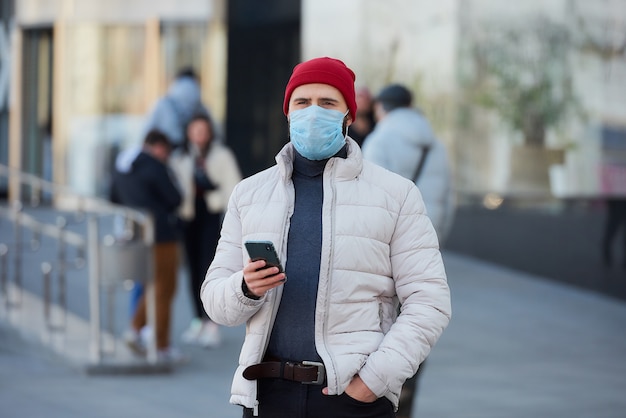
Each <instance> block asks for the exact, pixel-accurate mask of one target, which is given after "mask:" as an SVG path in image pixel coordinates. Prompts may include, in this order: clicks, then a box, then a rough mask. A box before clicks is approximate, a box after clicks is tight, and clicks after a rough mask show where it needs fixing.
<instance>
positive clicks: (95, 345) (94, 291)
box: [87, 215, 102, 364]
mask: <svg viewBox="0 0 626 418" xmlns="http://www.w3.org/2000/svg"><path fill="white" fill-rule="evenodd" d="M87 240H88V241H87V248H88V254H89V320H90V325H91V327H90V331H91V335H90V338H89V349H90V357H91V360H92V361H93V362H94V363H96V364H99V363H100V361H101V359H102V353H101V351H100V345H101V344H100V243H99V228H98V218H97V216H96V215H91V216H89V219H88V225H87Z"/></svg>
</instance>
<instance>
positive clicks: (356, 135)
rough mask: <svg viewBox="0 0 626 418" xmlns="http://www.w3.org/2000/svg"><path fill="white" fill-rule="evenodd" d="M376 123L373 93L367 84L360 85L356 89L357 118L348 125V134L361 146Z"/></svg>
mask: <svg viewBox="0 0 626 418" xmlns="http://www.w3.org/2000/svg"><path fill="white" fill-rule="evenodd" d="M374 125H376V120H375V119H374V101H373V99H372V93H370V90H369V89H368V88H367V87H365V86H362V87H359V88H357V89H356V118H355V119H354V121H353V122H352V124H351V125H350V126H349V127H348V136H350V138H352V139H354V140H355V141H356V143H357V144H359V146H363V141H364V140H365V138H366V137H367V135H369V134H370V132H372V130H373V129H374Z"/></svg>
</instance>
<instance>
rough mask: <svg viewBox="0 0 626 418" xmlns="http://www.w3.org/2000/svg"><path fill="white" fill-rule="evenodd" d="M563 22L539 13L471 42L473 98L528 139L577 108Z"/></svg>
mask: <svg viewBox="0 0 626 418" xmlns="http://www.w3.org/2000/svg"><path fill="white" fill-rule="evenodd" d="M570 48H571V43H570V40H569V35H568V31H567V29H566V28H565V27H563V26H561V25H559V24H556V23H553V22H551V21H549V20H547V19H543V18H537V19H534V20H532V21H531V22H526V24H525V25H523V26H519V27H511V26H510V25H509V26H507V27H504V28H501V27H495V26H494V27H489V28H487V29H486V30H485V32H484V34H483V36H482V37H481V38H479V39H478V40H477V41H476V43H474V44H473V45H472V47H471V48H470V50H469V52H470V54H471V58H472V64H473V74H472V76H471V77H470V78H469V79H468V80H467V81H469V82H470V85H471V86H472V88H471V91H472V92H473V94H472V95H473V101H474V102H475V103H476V104H478V105H479V106H482V107H484V108H487V109H493V110H495V111H496V112H497V113H498V114H499V115H500V117H501V118H502V120H503V121H504V122H505V123H506V124H508V125H509V126H510V127H511V128H512V129H514V130H516V131H520V132H522V133H523V135H524V138H525V140H526V141H527V143H528V144H534V145H543V144H544V140H545V133H546V130H547V129H549V128H552V127H555V126H556V125H558V124H559V123H561V122H562V121H564V120H565V119H566V118H567V117H568V116H569V115H570V114H571V113H572V111H575V110H576V109H577V108H578V104H577V100H576V98H575V97H574V94H573V91H572V85H571V84H572V83H571V74H570V67H569V60H568V54H569V51H570Z"/></svg>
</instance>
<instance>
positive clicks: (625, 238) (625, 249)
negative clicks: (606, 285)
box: [602, 196, 626, 269]
mask: <svg viewBox="0 0 626 418" xmlns="http://www.w3.org/2000/svg"><path fill="white" fill-rule="evenodd" d="M605 204H606V221H605V223H604V233H603V235H602V257H603V261H604V265H605V266H606V267H611V266H612V265H613V243H614V241H615V238H617V236H618V234H619V232H620V229H621V233H622V254H621V260H622V267H623V268H624V269H626V196H625V197H619V196H611V197H607V198H606V199H605Z"/></svg>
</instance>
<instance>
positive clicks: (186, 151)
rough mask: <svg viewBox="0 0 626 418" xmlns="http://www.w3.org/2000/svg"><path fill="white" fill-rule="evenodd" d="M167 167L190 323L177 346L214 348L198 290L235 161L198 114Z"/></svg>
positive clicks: (216, 336) (213, 331)
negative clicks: (175, 190)
mask: <svg viewBox="0 0 626 418" xmlns="http://www.w3.org/2000/svg"><path fill="white" fill-rule="evenodd" d="M170 166H171V167H172V170H173V172H174V174H175V175H176V178H177V180H178V184H179V185H180V188H181V191H182V193H183V203H182V205H181V207H180V209H179V211H178V215H179V217H180V219H181V220H182V227H183V246H184V250H185V255H186V261H187V267H188V271H189V289H190V291H191V299H192V301H193V319H192V321H191V324H190V325H189V328H188V329H187V330H186V331H185V332H184V333H183V335H182V341H183V342H185V343H187V344H198V345H201V346H203V347H206V348H210V347H216V346H217V345H219V344H220V341H221V338H220V332H219V327H218V325H217V324H216V323H214V322H213V321H211V320H210V318H209V317H208V316H207V314H206V313H205V311H204V308H203V307H202V301H201V300H200V286H201V285H202V282H203V281H204V275H205V274H206V271H207V269H208V267H209V264H211V261H212V260H213V256H214V255H215V249H216V248H217V241H218V239H219V236H220V229H221V225H222V216H223V213H224V211H225V210H226V206H227V204H228V199H229V197H230V194H231V192H232V190H233V188H234V187H235V185H236V184H237V183H238V182H239V181H240V180H241V173H240V171H239V166H238V165H237V160H236V158H235V155H234V154H233V153H232V151H231V150H230V149H229V148H228V147H226V146H225V145H224V144H223V143H222V142H221V141H220V138H219V135H218V130H217V128H216V125H215V123H213V121H212V120H211V119H209V117H208V116H207V115H205V114H204V113H201V114H198V115H196V116H194V117H193V118H192V119H191V121H190V122H189V123H188V125H187V135H186V139H185V141H184V142H183V145H182V146H181V147H180V148H179V149H178V150H177V151H175V152H174V154H173V155H172V158H171V159H170Z"/></svg>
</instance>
